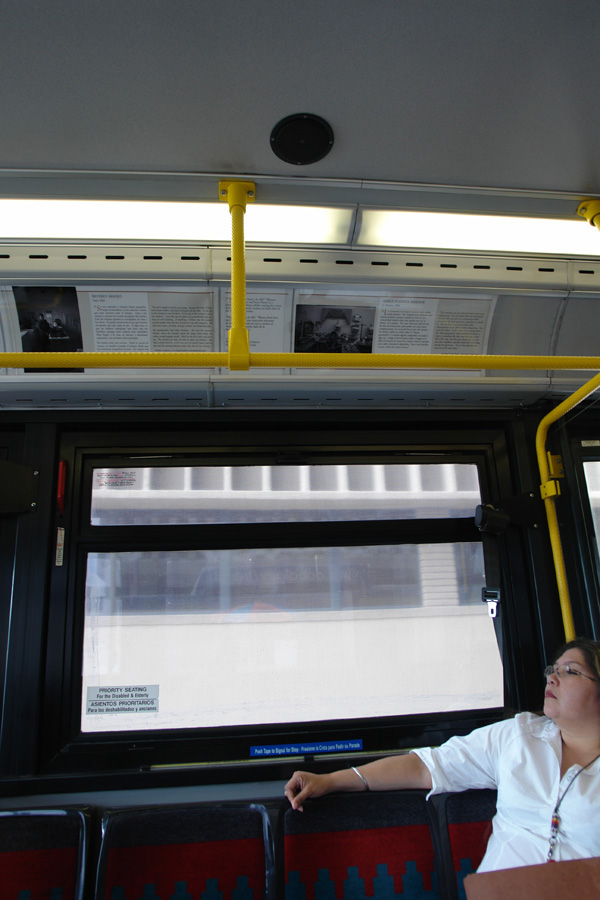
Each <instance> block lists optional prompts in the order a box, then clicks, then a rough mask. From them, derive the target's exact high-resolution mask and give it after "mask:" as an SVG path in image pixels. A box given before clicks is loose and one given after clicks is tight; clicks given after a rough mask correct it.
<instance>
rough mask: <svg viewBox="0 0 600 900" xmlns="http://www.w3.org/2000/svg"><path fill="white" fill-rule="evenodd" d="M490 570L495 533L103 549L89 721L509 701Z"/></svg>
mask: <svg viewBox="0 0 600 900" xmlns="http://www.w3.org/2000/svg"><path fill="white" fill-rule="evenodd" d="M484 583H485V581H484V572H483V558H482V552H481V545H480V544H479V543H462V544H450V543H449V544H421V545H401V546H387V547H332V548H316V547H315V548H296V549H285V550H284V549H275V550H272V549H269V550H267V549H260V548H259V549H255V550H215V551H200V550H199V551H177V552H166V551H165V552H162V551H160V552H139V553H131V552H127V553H125V552H123V553H122V552H117V553H90V554H89V556H88V565H87V580H86V614H85V629H84V659H83V676H84V677H83V696H82V729H83V731H84V732H101V731H130V730H137V729H142V730H151V729H156V728H193V727H207V726H219V725H220V726H236V725H255V724H277V723H285V722H300V721H319V720H326V719H346V718H360V717H371V716H393V715H401V714H407V713H425V712H440V711H447V710H464V709H486V708H491V707H496V706H501V705H502V702H503V699H502V666H501V661H500V657H499V654H498V648H497V644H496V639H495V634H494V628H493V622H492V620H491V619H490V618H489V616H488V615H487V610H486V608H485V605H484V604H482V603H481V600H480V597H481V587H482V585H483V584H484ZM449 671H451V672H452V678H449V677H447V674H448V672H449Z"/></svg>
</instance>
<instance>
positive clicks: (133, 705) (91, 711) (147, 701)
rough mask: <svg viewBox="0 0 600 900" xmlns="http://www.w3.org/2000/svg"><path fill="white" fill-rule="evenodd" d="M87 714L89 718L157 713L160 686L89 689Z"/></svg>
mask: <svg viewBox="0 0 600 900" xmlns="http://www.w3.org/2000/svg"><path fill="white" fill-rule="evenodd" d="M85 712H86V715H88V716H95V715H99V714H102V715H104V714H106V713H157V712H158V685H157V684H140V685H123V686H112V685H110V686H107V687H88V689H87V697H86V707H85Z"/></svg>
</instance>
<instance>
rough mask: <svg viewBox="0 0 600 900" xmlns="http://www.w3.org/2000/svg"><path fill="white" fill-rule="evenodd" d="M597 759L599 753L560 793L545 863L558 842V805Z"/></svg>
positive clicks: (549, 858) (599, 757)
mask: <svg viewBox="0 0 600 900" xmlns="http://www.w3.org/2000/svg"><path fill="white" fill-rule="evenodd" d="M597 759H600V753H599V754H598V756H595V757H594V758H593V760H592V761H591V762H589V763H588V764H587V766H583V767H582V768H581V769H580V770H579V772H577V774H576V775H574V776H573V778H572V779H571V781H570V782H569V784H568V785H567V786H566V788H565V789H564V791H563V792H562V794H561V796H560V797H559V798H558V802H557V804H556V806H555V807H554V812H553V813H552V823H551V825H550V841H549V845H548V856H547V857H546V862H550V861H551V860H552V855H553V853H554V848H555V847H556V842H557V841H558V829H559V828H560V816H559V815H558V810H559V808H560V804H561V803H562V802H563V800H564V799H565V797H566V795H567V793H568V791H569V788H570V787H571V785H572V784H573V783H574V782H575V781H577V779H578V778H579V776H580V775H581V773H582V772H584V771H585V770H586V769H589V767H590V766H591V765H593V763H595V762H596V760H597Z"/></svg>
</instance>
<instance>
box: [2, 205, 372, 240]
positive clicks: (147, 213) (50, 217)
mask: <svg viewBox="0 0 600 900" xmlns="http://www.w3.org/2000/svg"><path fill="white" fill-rule="evenodd" d="M353 212H354V211H353V209H352V208H350V207H347V208H343V209H335V208H324V207H305V206H266V205H261V204H248V207H247V210H246V215H245V217H244V233H245V238H246V240H247V241H253V242H256V243H263V242H265V243H300V244H345V243H347V242H348V237H349V234H350V227H351V223H352V217H353ZM0 223H1V224H0V240H1V239H3V238H4V239H15V238H19V239H36V240H39V239H42V240H49V239H58V240H117V241H121V240H135V241H198V242H201V243H202V242H210V241H230V240H231V214H230V212H229V206H228V204H226V203H222V202H216V203H192V202H190V203H170V202H155V201H149V200H148V201H128V200H30V199H24V200H2V199H0Z"/></svg>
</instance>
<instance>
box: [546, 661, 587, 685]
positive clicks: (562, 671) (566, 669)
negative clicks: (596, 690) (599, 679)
mask: <svg viewBox="0 0 600 900" xmlns="http://www.w3.org/2000/svg"><path fill="white" fill-rule="evenodd" d="M549 675H558V677H559V678H563V677H564V676H565V675H580V676H581V678H589V679H590V681H595V680H596V679H595V678H594V677H593V675H586V674H585V672H578V671H577V669H572V668H571V666H568V665H567V664H566V663H563V665H561V666H546V668H545V669H544V678H548V676H549Z"/></svg>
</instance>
